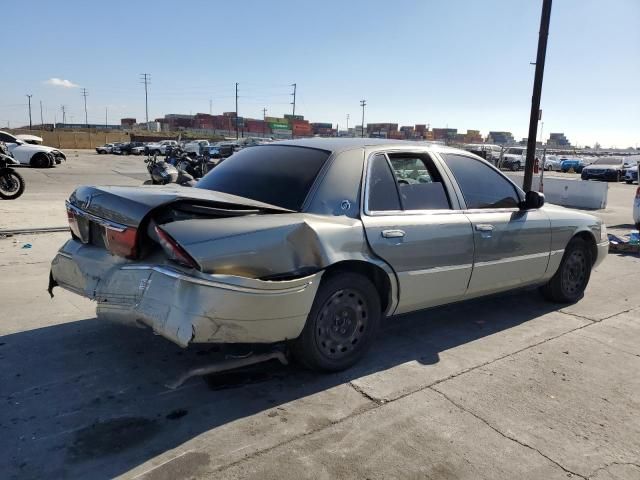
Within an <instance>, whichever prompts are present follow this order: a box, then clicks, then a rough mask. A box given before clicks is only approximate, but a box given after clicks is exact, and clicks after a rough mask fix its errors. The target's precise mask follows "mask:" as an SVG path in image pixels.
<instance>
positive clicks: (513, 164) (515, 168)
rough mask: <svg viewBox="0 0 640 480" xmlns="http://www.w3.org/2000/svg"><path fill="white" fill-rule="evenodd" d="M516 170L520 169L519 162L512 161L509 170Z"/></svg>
mask: <svg viewBox="0 0 640 480" xmlns="http://www.w3.org/2000/svg"><path fill="white" fill-rule="evenodd" d="M518 170H520V164H519V163H517V162H514V163H512V164H511V171H512V172H517V171H518Z"/></svg>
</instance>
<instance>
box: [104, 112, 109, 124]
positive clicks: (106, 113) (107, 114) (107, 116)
mask: <svg viewBox="0 0 640 480" xmlns="http://www.w3.org/2000/svg"><path fill="white" fill-rule="evenodd" d="M108 119H109V107H104V128H107V125H109V122H108V121H107V120H108Z"/></svg>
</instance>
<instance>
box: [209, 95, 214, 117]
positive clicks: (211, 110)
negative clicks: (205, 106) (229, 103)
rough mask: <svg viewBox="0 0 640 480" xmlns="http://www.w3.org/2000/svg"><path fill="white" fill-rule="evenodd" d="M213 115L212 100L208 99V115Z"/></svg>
mask: <svg viewBox="0 0 640 480" xmlns="http://www.w3.org/2000/svg"><path fill="white" fill-rule="evenodd" d="M212 113H213V100H212V99H211V98H210V99H209V115H211V114H212Z"/></svg>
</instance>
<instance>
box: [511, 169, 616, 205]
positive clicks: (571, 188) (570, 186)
mask: <svg viewBox="0 0 640 480" xmlns="http://www.w3.org/2000/svg"><path fill="white" fill-rule="evenodd" d="M547 175H549V174H548V173H547V174H545V176H544V180H543V193H544V197H545V200H546V201H547V202H549V203H555V204H556V205H562V206H565V207H575V208H587V209H595V210H598V209H601V208H606V207H607V196H608V193H609V184H608V183H607V182H595V181H586V180H580V179H578V178H576V179H573V178H564V177H554V176H547ZM551 175H553V174H551ZM508 176H509V177H510V178H511V179H512V180H513V181H514V182H515V183H517V184H518V185H520V186H522V182H523V180H524V177H523V176H522V175H513V174H509V175H508ZM532 187H533V189H534V190H537V191H540V177H539V176H538V175H534V177H533V183H532Z"/></svg>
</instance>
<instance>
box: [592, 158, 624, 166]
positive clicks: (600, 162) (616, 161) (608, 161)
mask: <svg viewBox="0 0 640 480" xmlns="http://www.w3.org/2000/svg"><path fill="white" fill-rule="evenodd" d="M593 163H594V164H595V165H620V164H621V163H622V160H620V159H619V158H599V159H598V160H596V161H595V162H593Z"/></svg>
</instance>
